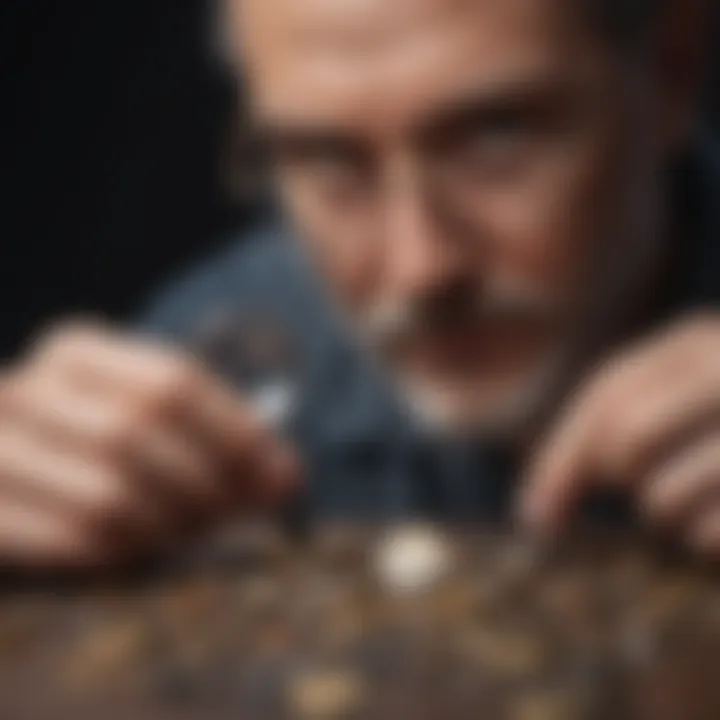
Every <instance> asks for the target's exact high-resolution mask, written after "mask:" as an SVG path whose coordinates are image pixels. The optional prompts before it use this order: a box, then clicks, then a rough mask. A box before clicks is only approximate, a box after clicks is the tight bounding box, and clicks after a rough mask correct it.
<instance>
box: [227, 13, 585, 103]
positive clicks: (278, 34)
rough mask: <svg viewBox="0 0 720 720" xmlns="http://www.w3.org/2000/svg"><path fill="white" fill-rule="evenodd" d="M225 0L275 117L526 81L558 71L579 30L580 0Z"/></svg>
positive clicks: (253, 77)
mask: <svg viewBox="0 0 720 720" xmlns="http://www.w3.org/2000/svg"><path fill="white" fill-rule="evenodd" d="M227 1H228V2H229V3H230V5H231V22H232V25H233V30H234V37H235V38H236V40H237V46H238V47H241V48H242V62H243V64H244V69H245V71H246V72H247V73H248V77H249V80H250V82H251V84H252V85H254V88H255V91H256V95H258V94H259V96H260V97H259V99H260V102H261V104H263V105H265V106H270V107H271V108H273V109H274V110H277V111H278V112H279V113H282V110H283V108H282V107H281V106H282V105H284V106H285V109H289V108H291V107H292V106H295V107H296V108H300V107H302V106H303V105H305V106H307V105H308V103H307V99H308V97H309V96H313V100H314V109H315V111H319V110H320V108H319V107H318V105H319V104H320V103H322V102H327V103H328V104H329V105H332V104H335V105H336V106H338V107H343V108H345V109H346V110H347V111H348V112H350V113H353V112H361V111H362V110H363V109H365V110H366V109H367V108H368V107H370V106H372V105H374V104H377V103H379V102H381V101H382V99H383V98H385V101H387V99H388V97H390V96H392V97H393V98H394V100H396V101H397V102H398V104H401V103H402V102H403V98H402V97H400V96H399V95H398V93H400V94H402V93H405V92H406V93H408V94H409V95H412V96H413V98H412V99H413V100H414V101H415V102H416V103H420V104H421V103H422V95H423V94H424V93H425V92H427V93H428V94H430V93H433V92H434V91H435V90H436V89H437V88H440V87H442V86H449V85H450V86H451V85H454V84H457V85H459V86H460V88H462V86H463V84H469V83H473V84H478V83H480V84H482V83H486V84H488V85H492V84H502V83H503V82H504V81H506V80H507V81H510V82H512V81H518V80H519V81H522V80H523V79H524V78H528V77H529V78H531V77H532V74H533V73H542V72H543V71H544V70H546V69H547V70H552V68H547V65H548V64H551V63H552V62H556V63H557V61H558V58H559V57H561V56H562V49H563V46H566V45H568V43H573V44H575V43H576V38H575V35H577V30H578V25H577V23H576V22H574V13H572V12H569V9H570V8H572V7H573V6H574V7H576V6H577V3H576V2H575V0H292V2H287V0H227ZM570 28H572V31H569V29H570ZM543 65H545V66H546V67H543ZM449 89H450V90H452V88H449ZM354 104H356V105H358V107H353V105H354Z"/></svg>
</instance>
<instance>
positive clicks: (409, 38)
mask: <svg viewBox="0 0 720 720" xmlns="http://www.w3.org/2000/svg"><path fill="white" fill-rule="evenodd" d="M231 5H232V11H233V12H232V18H233V25H234V27H235V28H236V29H237V37H238V41H239V47H242V55H243V58H242V61H243V64H244V68H245V71H246V73H247V77H248V80H249V82H250V86H251V90H252V97H253V99H254V108H255V111H256V117H257V121H258V124H259V128H260V130H261V132H262V134H263V138H264V140H265V142H266V143H267V147H268V149H269V151H270V152H271V157H272V158H273V159H274V161H275V167H276V169H277V177H278V181H279V187H280V190H281V192H282V195H283V198H284V201H285V204H286V207H287V209H288V210H289V211H290V214H291V217H292V218H293V220H294V222H295V224H296V226H297V228H298V230H299V231H300V236H301V237H302V238H303V239H304V241H305V242H306V243H307V245H308V247H309V248H310V250H311V251H312V254H313V256H314V257H315V258H316V260H317V262H318V265H319V267H320V268H321V270H322V272H323V273H324V275H325V277H326V278H327V279H328V281H329V285H330V287H331V289H332V290H333V292H334V294H335V296H336V298H337V299H338V301H339V302H340V303H341V305H342V307H343V309H344V310H345V311H346V312H347V313H348V315H349V316H350V317H351V318H352V319H353V320H354V322H355V325H356V327H357V328H358V330H359V332H360V334H361V337H363V338H364V340H365V341H366V342H367V343H368V344H369V345H370V346H371V347H372V348H373V349H374V351H375V352H376V353H378V354H379V355H380V356H381V357H382V358H383V359H384V360H385V362H386V363H387V364H388V365H389V367H390V368H391V369H392V370H393V371H394V374H395V377H396V378H397V380H398V385H399V387H400V388H402V389H403V390H404V393H405V395H406V397H407V398H408V399H409V401H410V404H411V405H412V406H414V407H415V408H416V409H417V411H418V412H419V413H420V414H421V415H423V416H424V419H425V420H426V421H428V422H430V423H434V424H437V425H441V426H446V427H453V428H465V429H473V430H491V431H499V430H507V429H508V428H513V427H515V426H516V425H517V424H518V423H520V422H522V421H524V420H526V419H527V417H528V416H529V415H531V414H532V413H533V412H534V411H535V410H536V409H537V408H538V407H539V406H540V405H541V404H542V403H543V402H545V401H547V395H548V393H550V392H551V388H553V387H554V386H555V384H556V383H557V381H558V374H563V373H567V372H568V369H569V367H570V364H571V363H572V361H573V358H574V357H576V356H577V354H578V352H579V349H580V347H581V346H582V345H583V344H584V343H585V342H586V340H587V337H586V336H587V331H588V329H589V328H590V329H591V330H592V331H593V332H597V333H600V332H601V328H600V327H599V325H600V323H601V322H602V323H604V322H605V321H606V320H607V318H608V317H611V318H612V317H616V316H621V315H622V307H621V305H622V304H623V303H625V302H629V300H630V297H631V292H630V290H631V289H632V288H633V286H635V285H637V284H638V283H639V282H640V279H641V278H640V273H641V272H642V271H641V268H642V267H643V266H645V265H647V261H648V258H649V256H650V253H651V252H652V251H651V250H649V249H648V245H649V244H648V238H649V237H651V236H653V235H654V228H653V223H654V222H655V221H656V213H655V207H656V205H657V203H658V192H657V190H656V188H655V182H656V181H657V177H658V175H659V172H658V169H657V165H658V162H659V157H658V156H659V155H660V152H659V148H660V145H661V142H660V139H659V138H658V137H656V136H655V135H657V134H658V133H654V131H653V128H654V127H656V126H657V123H654V122H653V119H652V118H653V112H654V110H655V109H656V108H655V109H654V108H653V107H652V105H653V102H654V101H655V100H656V98H655V97H654V96H653V95H652V93H651V92H650V88H651V84H650V82H649V81H648V80H647V78H644V77H643V72H642V71H641V68H640V63H639V62H638V61H635V64H633V63H631V62H629V61H628V60H627V59H626V58H624V57H622V56H621V53H619V52H617V50H616V49H614V48H613V47H612V44H611V43H610V42H607V41H606V39H605V38H604V37H602V36H601V35H600V34H599V33H596V32H595V30H594V28H593V27H592V25H591V24H590V23H586V20H585V18H583V17H581V14H580V11H579V10H578V9H577V8H578V6H580V5H581V3H577V2H575V0H391V1H389V0H340V1H339V0H293V1H292V2H286V0H233V2H232V3H231ZM601 318H602V320H601Z"/></svg>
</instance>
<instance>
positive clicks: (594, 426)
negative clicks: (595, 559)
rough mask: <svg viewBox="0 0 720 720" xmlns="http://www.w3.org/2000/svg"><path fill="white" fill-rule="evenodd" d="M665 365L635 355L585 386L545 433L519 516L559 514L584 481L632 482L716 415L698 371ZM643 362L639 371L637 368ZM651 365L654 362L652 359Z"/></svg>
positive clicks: (552, 518)
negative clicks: (661, 370) (680, 372)
mask: <svg viewBox="0 0 720 720" xmlns="http://www.w3.org/2000/svg"><path fill="white" fill-rule="evenodd" d="M658 365H659V366H661V367H662V368H664V369H665V372H667V368H668V363H667V362H666V361H665V359H662V358H661V359H657V358H655V359H653V358H652V357H640V358H634V359H632V362H630V361H628V362H627V363H625V364H624V365H620V366H618V367H617V369H616V370H615V371H614V372H613V373H611V374H606V375H605V376H604V377H603V378H602V382H599V383H596V384H595V385H594V386H591V390H590V391H588V392H587V393H586V395H585V396H582V395H581V397H580V399H579V400H578V401H577V402H576V404H575V406H574V407H573V409H572V410H571V412H570V413H569V414H568V415H567V416H566V418H565V419H564V420H563V421H562V422H561V424H560V426H559V429H558V430H557V431H556V432H555V433H554V434H551V436H550V439H549V441H548V442H547V443H546V445H545V446H544V448H542V449H541V450H540V452H539V454H538V458H537V460H536V461H535V463H534V464H533V466H532V467H531V470H530V473H529V476H528V480H527V485H526V490H525V492H524V494H523V496H522V501H521V502H522V505H521V517H523V518H524V519H525V520H526V521H527V522H528V523H530V524H531V525H534V526H538V527H540V528H549V527H551V526H552V525H553V524H556V523H559V522H561V521H562V520H563V519H564V518H565V517H566V516H567V514H568V512H569V510H570V508H571V507H572V506H573V504H574V503H575V502H576V501H577V499H578V497H579V496H580V495H581V494H582V492H583V491H584V490H585V489H586V488H587V487H588V486H589V485H591V484H605V485H607V484H618V485H625V486H628V487H631V486H634V485H635V484H636V483H638V482H639V481H640V480H641V478H643V477H644V476H645V474H646V472H647V471H648V469H649V468H651V467H652V466H654V465H656V464H657V463H658V462H659V461H661V460H662V459H663V458H664V457H665V455H667V454H668V452H669V451H670V450H671V449H673V448H674V447H675V446H677V445H679V444H681V443H682V442H683V441H684V440H685V438H686V437H688V436H691V435H692V434H696V433H698V432H699V431H701V430H702V429H704V428H705V427H707V426H708V425H709V424H711V423H713V422H714V421H715V420H716V416H717V414H718V410H719V407H718V405H719V403H718V400H717V395H718V393H715V392H711V391H710V390H711V389H712V388H713V387H714V385H712V384H710V382H711V379H710V378H709V376H708V375H707V374H704V373H685V374H684V375H683V376H682V377H681V378H678V376H677V375H676V374H672V375H669V376H668V375H666V374H662V373H659V372H658V370H657V366H658ZM643 366H645V368H646V375H645V376H643V374H642V373H640V374H638V368H642V367H643ZM653 366H655V367H653Z"/></svg>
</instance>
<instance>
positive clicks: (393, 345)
mask: <svg viewBox="0 0 720 720" xmlns="http://www.w3.org/2000/svg"><path fill="white" fill-rule="evenodd" d="M547 334H548V325H547V324H546V323H542V322H540V321H539V320H537V319H530V318H527V319H523V320H520V319H517V318H516V319H514V320H512V321H510V320H508V319H505V318H497V319H488V320H487V321H482V322H475V323H457V324H453V325H447V326H444V327H439V328H436V329H431V330H425V331H421V332H415V333H408V334H407V335H405V336H401V337H397V338H395V339H394V341H393V342H390V343H389V344H388V346H387V348H386V349H387V352H388V353H389V354H390V355H391V356H392V357H395V358H396V359H397V360H399V361H409V362H411V363H418V364H421V365H425V364H429V365H447V364H452V365H464V364H465V363H466V362H472V363H478V362H480V361H485V360H487V361H490V360H491V359H492V358H495V357H499V358H501V357H503V356H506V357H508V359H512V357H514V356H516V355H524V354H525V353H526V352H527V350H528V348H530V347H532V346H535V345H537V344H539V343H540V342H541V341H542V339H544V338H546V337H547Z"/></svg>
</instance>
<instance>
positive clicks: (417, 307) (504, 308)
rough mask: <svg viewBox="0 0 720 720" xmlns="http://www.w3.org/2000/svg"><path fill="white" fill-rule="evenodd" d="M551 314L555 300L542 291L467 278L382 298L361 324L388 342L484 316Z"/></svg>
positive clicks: (504, 317)
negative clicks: (420, 291) (483, 283)
mask: <svg viewBox="0 0 720 720" xmlns="http://www.w3.org/2000/svg"><path fill="white" fill-rule="evenodd" d="M556 314H557V306H556V303H555V302H554V301H553V299H552V298H550V297H548V296H547V295H546V294H541V293H538V292H534V291H532V290H529V289H528V288H521V287H520V286H517V285H510V284H505V285H502V286H500V285H498V286H497V287H493V288H490V287H488V286H478V285H477V284H475V283H472V284H470V283H466V284H462V285H460V284H457V285H453V286H448V287H444V288H442V289H440V290H437V291H435V292H433V293H429V294H427V295H424V296H422V297H417V298H385V299H384V300H381V301H380V302H378V303H376V304H375V306H374V307H373V308H372V309H371V311H370V312H369V314H368V316H367V319H366V327H367V330H368V332H369V334H370V336H371V337H372V338H374V339H375V340H376V341H379V342H380V343H381V344H387V343H396V342H400V341H403V340H407V339H410V338H412V337H414V336H417V335H421V334H430V333H433V332H436V331H441V330H442V329H443V328H447V327H465V326H472V325H480V324H483V323H486V322H488V321H493V322H498V321H503V320H505V321H507V322H513V321H518V320H522V321H536V322H547V321H548V319H549V318H550V317H554V316H556Z"/></svg>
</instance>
